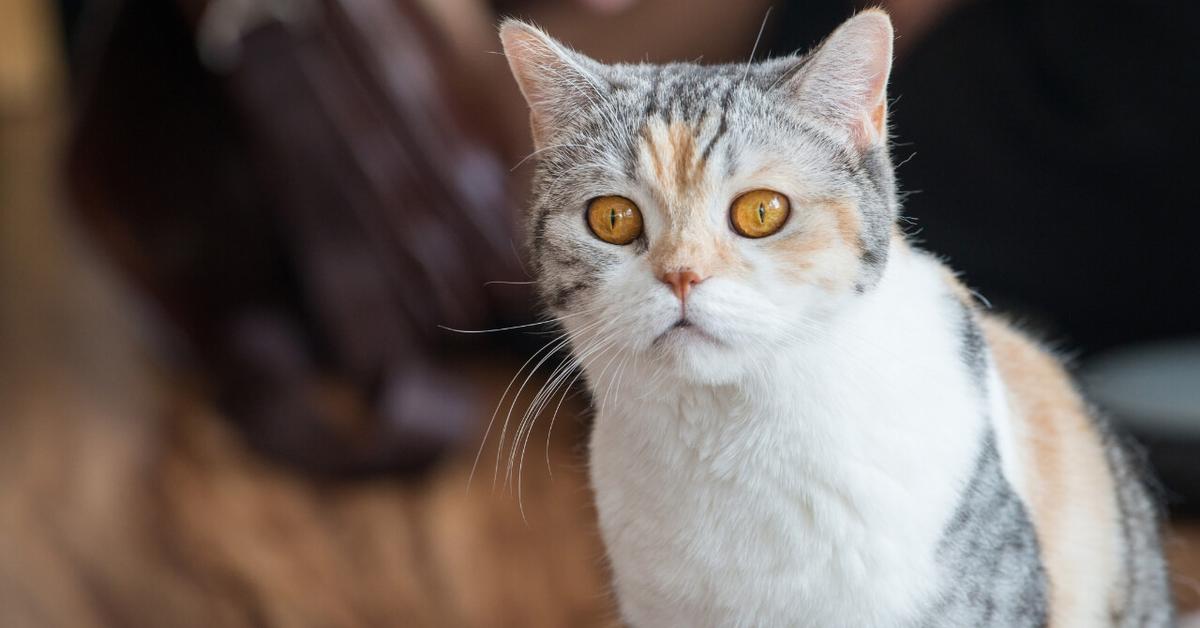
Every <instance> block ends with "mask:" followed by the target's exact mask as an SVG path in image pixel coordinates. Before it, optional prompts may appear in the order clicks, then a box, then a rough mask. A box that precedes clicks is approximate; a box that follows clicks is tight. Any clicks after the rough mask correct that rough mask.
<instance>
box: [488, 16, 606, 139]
mask: <svg viewBox="0 0 1200 628" xmlns="http://www.w3.org/2000/svg"><path fill="white" fill-rule="evenodd" d="M500 41H501V42H503V44H504V56H505V57H507V58H508V67H509V68H511V69H512V73H513V77H515V78H516V79H517V85H518V86H519V87H520V88H521V93H522V94H523V95H524V96H525V102H527V103H529V123H530V127H531V130H532V132H533V144H534V148H537V149H542V148H544V147H546V146H547V144H548V142H549V140H550V137H551V136H552V135H553V134H554V132H555V130H556V129H558V128H560V127H561V125H562V124H563V123H564V121H565V120H564V119H565V118H566V117H567V116H569V115H571V114H572V113H574V112H577V111H578V110H579V107H580V106H582V105H586V104H587V103H588V102H591V101H593V100H594V99H595V97H596V95H597V94H598V92H599V89H600V86H601V84H602V80H601V78H600V71H601V69H602V66H601V65H600V64H599V63H598V62H596V61H593V60H592V59H589V58H588V57H586V56H584V55H582V54H579V53H578V52H575V51H573V50H571V49H569V48H567V47H566V46H564V45H562V44H561V43H559V42H557V41H555V40H554V38H552V37H550V36H549V35H547V34H546V33H544V32H542V31H541V29H539V28H537V27H535V26H531V25H529V24H526V23H525V22H522V21H520V20H514V19H508V20H505V21H504V23H503V24H501V25H500Z"/></svg>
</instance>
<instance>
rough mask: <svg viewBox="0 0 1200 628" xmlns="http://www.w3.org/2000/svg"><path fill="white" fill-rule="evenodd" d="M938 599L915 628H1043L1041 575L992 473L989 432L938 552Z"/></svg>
mask: <svg viewBox="0 0 1200 628" xmlns="http://www.w3.org/2000/svg"><path fill="white" fill-rule="evenodd" d="M938 562H939V563H940V564H941V565H942V569H943V574H944V577H943V579H942V582H943V590H942V592H941V595H940V599H939V600H938V601H937V602H936V603H935V604H933V605H932V607H931V608H930V609H929V611H928V612H927V613H926V614H925V615H924V617H922V618H921V620H920V621H918V622H917V623H916V624H915V625H916V626H920V627H923V628H924V627H929V628H941V627H944V628H961V627H963V626H972V627H977V628H988V627H994V628H1022V627H1026V626H1029V627H1034V626H1045V625H1046V618H1047V595H1046V591H1047V586H1046V574H1045V571H1044V570H1043V569H1042V563H1041V558H1040V556H1039V549H1038V542H1037V535H1036V533H1035V531H1034V528H1033V523H1032V522H1031V520H1030V518H1029V514H1028V512H1026V510H1025V505H1024V503H1023V502H1022V501H1021V498H1020V497H1019V496H1018V495H1017V494H1016V492H1015V491H1014V490H1013V488H1012V486H1011V485H1009V483H1008V480H1007V479H1006V478H1005V477H1004V474H1003V472H1002V470H1001V468H1000V454H999V452H998V451H997V450H996V442H995V436H994V434H993V433H992V432H991V430H990V428H989V430H988V431H987V432H986V434H985V435H984V437H983V442H982V444H981V447H980V451H979V456H978V459H977V462H976V466H975V470H974V472H973V474H972V475H971V479H970V481H969V482H968V484H967V486H966V488H965V489H964V490H963V495H962V501H961V502H959V506H958V509H957V511H956V512H955V514H954V516H953V517H952V518H951V520H950V523H949V524H948V525H947V526H946V530H945V531H944V533H943V537H942V541H941V543H940V545H939V548H938Z"/></svg>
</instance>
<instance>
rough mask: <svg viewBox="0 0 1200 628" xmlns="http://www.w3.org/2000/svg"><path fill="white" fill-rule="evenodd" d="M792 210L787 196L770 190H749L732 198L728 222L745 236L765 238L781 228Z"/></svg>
mask: <svg viewBox="0 0 1200 628" xmlns="http://www.w3.org/2000/svg"><path fill="white" fill-rule="evenodd" d="M791 211H792V209H791V204H790V203H789V202H788V200H787V197H786V196H784V195H782V194H780V193H779V192H774V191H771V190H751V191H749V192H746V193H745V194H743V195H741V196H739V197H737V198H735V199H733V205H732V206H731V207H730V208H729V222H730V223H732V224H733V230H734V231H737V232H738V233H739V234H740V235H743V236H745V237H747V238H765V237H767V236H769V235H771V234H773V233H775V232H776V231H779V230H780V229H782V228H783V223H785V222H787V218H788V214H790V213H791Z"/></svg>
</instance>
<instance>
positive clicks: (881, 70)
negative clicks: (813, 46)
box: [797, 10, 892, 147]
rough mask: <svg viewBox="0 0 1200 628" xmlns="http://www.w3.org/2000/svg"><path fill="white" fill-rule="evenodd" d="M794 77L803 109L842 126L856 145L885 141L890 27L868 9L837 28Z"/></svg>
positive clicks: (885, 19) (879, 14) (880, 13)
mask: <svg viewBox="0 0 1200 628" xmlns="http://www.w3.org/2000/svg"><path fill="white" fill-rule="evenodd" d="M814 54H815V58H814V60H813V62H812V64H811V65H812V67H811V69H810V70H809V71H808V72H806V73H805V74H804V75H802V76H801V77H798V78H799V84H798V85H797V91H798V95H799V97H800V98H801V99H802V101H804V104H805V106H808V107H812V108H813V109H815V110H817V111H822V112H824V113H825V114H826V115H829V116H830V117H831V118H832V119H835V120H839V121H841V123H842V125H844V128H846V130H847V131H848V132H849V133H850V135H851V137H852V139H853V140H854V141H855V142H856V143H858V144H859V146H863V147H865V146H868V145H871V144H874V143H877V142H879V141H883V140H884V139H886V135H887V81H888V75H889V74H890V72H891V66H892V25H891V20H890V18H888V16H887V14H886V13H884V12H883V11H879V10H869V11H865V12H863V13H860V14H858V15H856V16H855V17H852V18H850V19H849V20H847V21H846V22H845V23H844V24H842V25H841V26H840V27H838V29H837V30H836V31H834V32H833V34H832V35H830V36H829V39H827V40H826V41H825V43H824V44H822V45H821V48H820V49H819V50H817V51H816V52H815V53H814Z"/></svg>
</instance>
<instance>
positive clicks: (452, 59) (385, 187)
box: [0, 0, 1200, 627]
mask: <svg viewBox="0 0 1200 628" xmlns="http://www.w3.org/2000/svg"><path fill="white" fill-rule="evenodd" d="M873 4H874V3H873ZM881 4H882V5H883V6H884V7H885V8H887V9H888V10H889V11H890V12H891V13H892V15H893V19H894V20H895V23H896V29H897V33H898V39H897V42H896V43H897V63H896V69H895V74H894V79H893V82H892V87H891V95H892V98H893V106H892V128H893V132H894V134H895V136H896V144H895V159H896V161H897V162H898V163H900V162H903V165H902V166H901V167H900V170H899V176H900V179H901V182H902V185H903V187H904V189H905V190H906V191H907V197H906V202H905V214H906V216H907V218H906V224H905V228H906V230H907V231H908V232H909V233H910V234H912V235H913V236H914V238H915V239H916V240H917V241H918V242H920V243H922V245H923V246H926V247H927V248H930V249H931V250H934V251H937V252H939V253H941V254H944V255H945V256H946V257H947V258H948V259H949V261H950V263H951V264H952V265H953V266H954V267H955V268H956V269H958V270H961V271H964V272H965V278H966V280H967V282H968V283H969V284H970V285H971V286H972V287H973V288H974V289H975V290H977V291H978V293H979V294H981V295H982V296H983V297H985V298H986V299H987V300H988V301H990V302H991V303H993V304H995V305H996V307H997V308H998V309H1002V310H1003V311H1006V312H1012V313H1015V314H1016V316H1017V319H1018V320H1020V321H1022V322H1023V323H1024V324H1025V325H1026V326H1027V327H1029V328H1031V329H1033V330H1035V331H1036V332H1037V333H1038V334H1040V335H1041V336H1042V337H1043V338H1046V339H1047V340H1048V341H1049V342H1051V343H1052V344H1053V345H1054V346H1056V347H1058V348H1060V349H1061V350H1062V351H1063V352H1065V353H1066V354H1067V355H1069V356H1071V357H1072V358H1073V365H1074V367H1075V368H1076V370H1077V373H1078V374H1079V376H1080V379H1081V382H1082V383H1083V384H1084V385H1085V386H1086V387H1087V388H1088V389H1089V390H1090V392H1091V393H1092V395H1093V397H1094V398H1095V400H1096V401H1097V402H1098V403H1099V404H1100V405H1101V406H1103V408H1104V409H1105V410H1106V411H1107V412H1108V413H1109V414H1111V415H1113V416H1114V417H1115V418H1116V419H1117V420H1118V422H1119V423H1120V424H1121V425H1122V427H1123V428H1124V429H1126V431H1128V432H1130V433H1132V434H1134V435H1136V436H1137V437H1138V438H1139V439H1140V440H1141V441H1142V442H1144V443H1145V444H1146V445H1147V452H1148V459H1149V461H1150V463H1151V466H1153V468H1154V470H1155V471H1156V473H1157V475H1158V476H1159V477H1160V478H1161V480H1162V485H1163V486H1162V494H1163V497H1164V501H1165V503H1166V504H1167V505H1168V507H1169V508H1170V512H1171V518H1170V529H1169V534H1168V549H1169V553H1170V555H1171V560H1172V567H1173V579H1174V583H1175V586H1176V592H1177V597H1178V599H1179V600H1180V602H1181V604H1182V605H1183V606H1184V607H1185V608H1195V607H1197V606H1200V586H1198V581H1197V578H1200V525H1197V524H1196V523H1193V522H1192V521H1191V520H1190V519H1189V516H1190V515H1192V514H1194V513H1195V512H1197V511H1200V508H1198V506H1200V481H1198V480H1200V474H1198V473H1197V471H1198V470H1200V313H1198V307H1197V306H1198V305H1200V296H1198V295H1197V293H1198V290H1197V289H1198V288H1200V281H1198V280H1197V277H1198V276H1200V247H1198V246H1197V237H1198V235H1197V234H1200V200H1198V199H1200V195H1198V194H1197V193H1196V191H1195V183H1194V181H1193V179H1194V175H1193V169H1194V166H1193V163H1194V162H1195V158H1194V155H1193V153H1194V152H1195V150H1196V149H1197V148H1200V146H1198V144H1197V142H1198V140H1200V116H1196V115H1194V113H1193V111H1192V109H1193V107H1194V103H1195V102H1197V97H1200V64H1198V63H1197V60H1196V59H1197V58H1196V55H1195V50H1194V46H1195V42H1196V41H1200V37H1198V36H1200V33H1198V32H1197V31H1198V30H1200V19H1198V18H1200V16H1198V15H1196V13H1197V10H1196V8H1195V6H1196V5H1195V3H1191V2H1188V1H1187V0H1180V1H1177V2H1167V1H1150V0H1138V1H1133V0H1130V1H1128V2H1118V1H1113V2H1104V3H1091V2H1089V3H1084V2H1082V1H1073V0H1042V1H1039V2H1033V1H1021V0H884V1H883V2H882V3H881ZM862 6H863V5H862V4H859V3H854V2H849V1H841V0H826V1H816V0H810V1H806V2H800V1H798V0H797V1H794V2H783V1H780V0H776V1H770V0H743V1H740V2H724V1H722V0H693V1H684V0H561V1H549V0H497V1H495V2H484V1H482V0H59V1H57V2H55V1H50V0H2V2H0V625H3V626H6V627H8V626H13V627H25V626H36V627H42V626H71V627H86V626H121V627H124V626H132V627H136V626H180V627H186V626H272V627H276V626H297V627H301V626H322V627H342V626H346V627H350V626H356V627H357V626H604V625H615V624H616V622H615V615H614V613H613V607H612V601H611V599H610V598H609V596H608V592H607V589H606V585H605V582H606V580H607V576H606V574H605V573H604V566H603V559H602V550H601V548H600V545H599V542H598V539H597V537H596V533H595V530H594V524H593V518H594V513H593V512H592V511H591V504H590V495H589V493H588V490H587V486H586V481H585V474H584V456H583V450H582V443H583V439H584V437H585V435H586V432H587V420H588V415H587V404H588V400H587V399H586V396H585V395H584V394H583V393H582V392H581V391H580V390H579V387H578V386H575V387H568V388H567V390H564V391H563V392H562V397H561V398H562V399H564V400H565V401H564V402H563V406H562V410H561V411H560V412H559V413H558V415H557V417H556V418H554V420H551V416H550V415H551V412H550V411H549V410H548V411H547V412H544V413H543V414H542V416H541V417H540V419H539V420H538V421H537V422H536V423H535V424H534V427H533V431H532V434H531V436H530V437H529V438H528V440H527V441H526V444H527V445H528V446H527V448H526V452H525V460H526V464H525V465H524V466H525V468H524V469H523V472H519V473H518V474H517V475H516V476H515V477H514V478H512V481H509V480H508V478H506V477H505V475H506V474H505V466H504V459H505V458H506V457H507V455H508V453H509V451H510V448H511V447H512V446H513V442H512V439H511V436H509V437H508V440H507V441H505V442H501V441H500V436H499V434H498V429H495V428H494V429H492V430H490V431H489V430H488V429H487V428H488V424H489V418H491V417H492V415H493V410H494V409H495V408H496V403H497V401H498V400H503V401H504V405H503V407H502V408H501V412H500V415H501V419H503V417H504V415H505V413H506V412H507V410H508V408H509V404H510V403H511V404H512V407H513V408H515V410H516V414H518V415H520V414H521V412H522V411H523V410H524V409H525V407H527V406H528V404H529V403H530V401H532V397H533V392H534V391H536V390H538V389H539V388H540V386H541V384H542V383H544V382H545V381H546V379H547V378H548V377H549V376H550V374H551V369H552V367H553V366H554V364H555V362H554V360H553V359H551V360H549V361H548V362H547V364H545V365H543V366H542V368H541V369H539V370H538V372H537V373H535V374H534V375H533V376H532V378H531V380H530V384H529V385H527V386H525V387H524V390H522V391H516V392H515V394H514V391H513V390H506V388H505V387H506V385H507V384H508V382H509V379H510V378H511V377H513V374H514V373H518V371H519V369H521V366H522V363H524V362H525V359H526V358H528V356H529V355H531V354H533V352H534V351H536V350H537V349H538V348H539V347H541V346H543V343H545V342H546V341H547V340H549V339H550V338H553V336H548V335H547V334H546V333H545V332H546V331H547V330H545V329H542V328H540V327H533V328H524V329H517V330H511V331H508V332H500V333H491V334H471V335H466V334H456V333H451V332H448V331H446V330H444V329H441V327H439V326H445V327H453V328H460V329H487V328H496V327H504V326H510V325H521V324H525V323H529V322H532V321H536V320H537V316H538V311H537V309H536V307H535V306H534V304H533V303H532V299H531V293H530V290H529V287H528V281H529V277H528V276H527V275H526V274H525V272H524V270H523V266H524V265H523V259H522V255H523V251H522V250H521V248H520V241H521V238H520V235H519V234H518V233H517V232H516V229H515V225H516V224H517V216H518V215H519V211H520V207H521V206H522V203H523V197H524V194H525V193H526V190H527V182H528V178H529V175H530V172H531V166H530V164H529V162H528V161H522V160H523V158H524V157H525V156H526V155H527V154H528V153H529V152H530V150H531V146H530V145H529V139H528V128H527V113H526V110H525V108H524V104H523V102H522V101H521V100H520V97H519V94H518V93H517V90H516V87H515V85H514V84H513V82H512V80H511V78H510V76H509V74H508V70H507V66H506V64H505V61H504V59H503V57H501V56H500V55H499V50H500V46H499V42H498V40H497V38H496V36H495V25H496V23H497V21H498V19H499V17H500V16H504V15H515V16H520V17H525V18H528V19H530V20H533V21H535V22H536V23H538V24H540V25H543V26H544V27H546V28H547V29H548V30H549V31H550V32H551V33H553V34H554V35H555V36H557V37H559V38H561V39H563V40H564V41H566V42H568V43H570V44H571V45H573V46H575V47H577V48H579V49H580V50H582V51H584V52H586V53H588V54H590V55H592V56H595V57H597V58H599V59H601V60H604V61H640V60H651V61H665V60H672V59H699V60H701V61H703V62H713V63H716V62H726V61H737V62H743V61H745V60H746V59H747V58H749V57H750V55H751V54H752V50H753V51H754V53H753V54H754V55H755V56H757V57H766V56H769V55H778V54H785V53H789V52H792V51H795V50H803V49H806V48H808V47H809V46H811V45H812V44H813V43H815V42H817V41H819V40H820V38H821V37H822V36H824V35H825V34H827V33H828V32H829V31H830V30H831V29H832V28H833V27H834V26H836V24H838V23H839V22H840V21H841V20H842V19H844V18H845V17H847V16H849V15H850V14H852V13H853V12H854V11H855V10H857V9H859V8H862ZM764 20H765V21H764ZM760 29H761V40H759V41H758V44H757V47H756V46H755V42H756V39H758V38H759V33H760ZM522 377H524V375H522ZM514 388H515V387H514ZM556 399H557V398H556ZM553 406H554V404H550V407H551V408H553ZM552 425H553V426H555V429H553V431H551V430H550V427H551V426H552ZM477 453H478V454H480V455H479V458H478V466H479V468H478V470H477V472H476V473H475V476H474V478H473V480H472V484H471V487H470V490H468V481H469V479H472V478H471V475H472V467H473V466H474V465H475V463H476V460H477V458H476V456H477Z"/></svg>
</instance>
